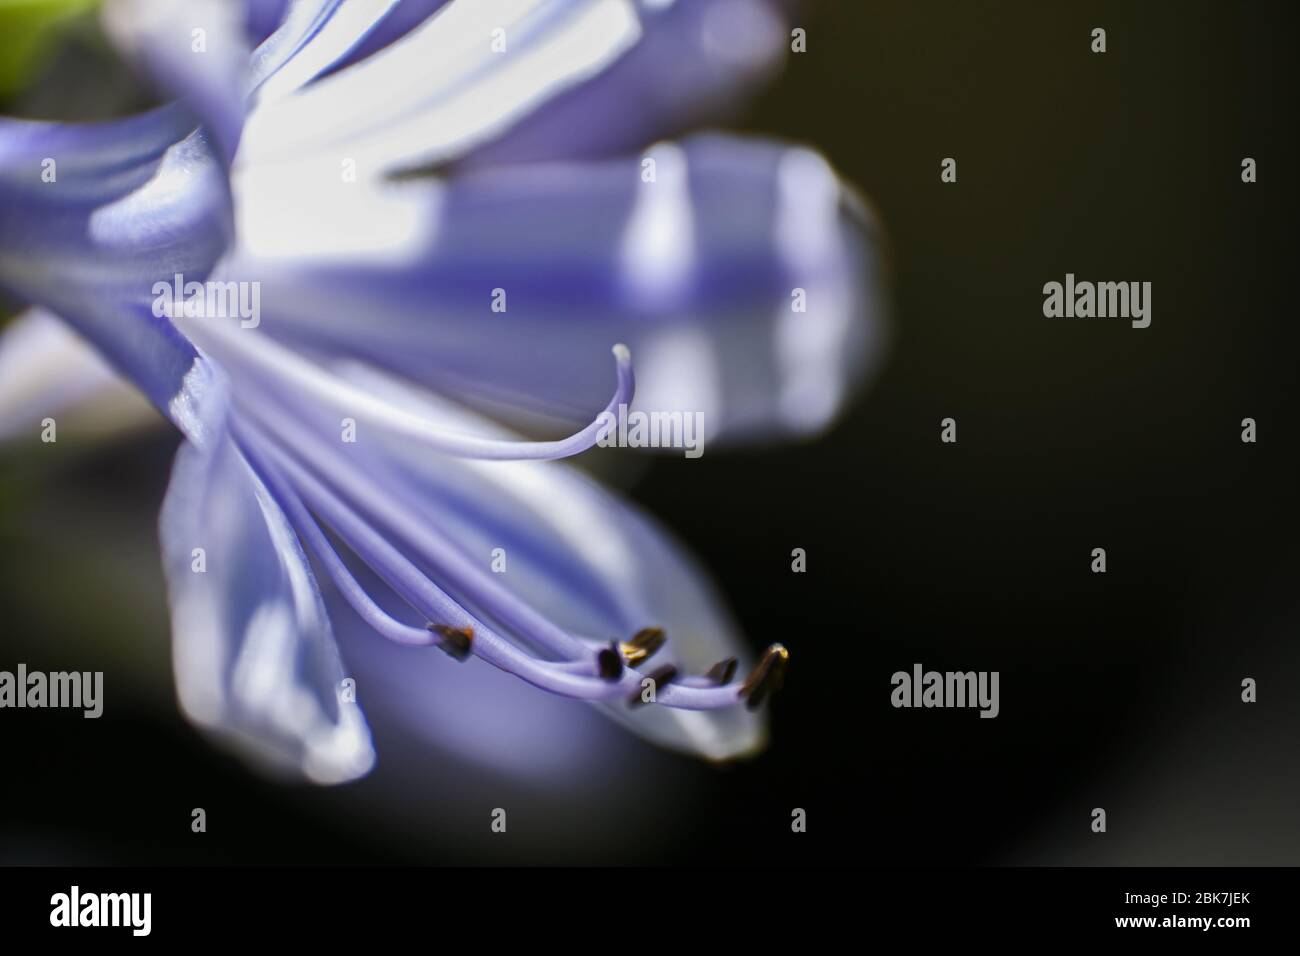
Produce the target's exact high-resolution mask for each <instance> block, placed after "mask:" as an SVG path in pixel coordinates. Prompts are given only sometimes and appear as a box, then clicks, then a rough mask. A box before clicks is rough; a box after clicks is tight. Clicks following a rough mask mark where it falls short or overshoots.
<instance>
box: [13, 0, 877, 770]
mask: <svg viewBox="0 0 1300 956" xmlns="http://www.w3.org/2000/svg"><path fill="white" fill-rule="evenodd" d="M787 14H788V9H787V8H786V6H785V5H783V4H780V3H775V2H772V3H769V2H761V0H760V2H750V0H699V2H695V0H692V2H679V3H673V2H661V0H655V2H651V0H637V2H633V0H549V2H548V0H476V2H470V0H453V2H447V3H444V2H429V0H405V2H392V0H388V2H383V0H376V2H365V0H344V2H339V0H294V2H291V3H287V4H285V3H275V2H256V0H249V2H247V3H242V4H241V3H226V2H217V0H194V2H175V0H158V2H152V0H116V2H114V0H109V2H105V3H104V4H103V7H102V9H101V10H100V11H99V17H100V22H101V23H102V24H103V28H104V32H105V34H106V35H107V37H109V38H110V39H111V40H112V41H113V43H114V45H115V46H116V48H117V50H118V51H119V53H120V55H121V56H122V57H123V60H124V62H127V63H129V64H131V66H132V67H133V68H134V69H135V70H136V71H137V74H138V76H140V77H142V78H144V79H146V80H147V81H148V82H150V83H152V84H153V85H154V88H155V89H157V90H158V91H159V93H160V94H161V98H162V99H161V104H160V105H158V106H155V107H152V108H148V109H145V110H143V111H141V112H138V113H136V114H134V115H128V116H124V117H118V118H110V119H96V120H94V121H49V120H40V119H29V118H11V119H4V120H2V121H0V202H2V203H3V210H4V212H3V218H2V219H0V284H3V287H4V289H5V290H6V291H7V292H8V294H9V296H10V297H11V299H12V301H13V302H14V303H15V304H16V305H18V306H20V307H26V308H27V311H26V312H25V313H24V314H21V315H19V316H17V317H16V318H15V319H14V321H13V323H12V325H11V326H10V327H9V328H7V329H6V330H5V332H4V337H3V339H0V369H3V370H4V378H5V381H4V383H3V386H2V387H0V399H2V401H3V405H2V406H0V433H3V434H5V435H7V436H9V438H10V440H11V441H13V440H15V439H16V438H17V437H22V438H24V439H26V440H28V441H31V440H34V439H35V437H36V436H37V435H38V434H40V433H41V431H42V429H43V428H45V429H47V430H48V429H57V428H58V427H63V426H64V421H63V419H64V412H65V411H66V412H68V414H69V415H75V414H76V412H77V409H78V407H81V408H83V409H84V408H85V407H86V406H90V407H91V408H92V409H94V408H98V409H102V408H103V407H104V406H105V405H106V404H108V403H110V402H111V401H113V400H116V398H117V397H118V392H119V391H120V390H121V388H122V386H123V383H125V384H126V385H129V386H131V387H133V388H134V389H136V390H138V392H139V393H141V394H143V396H144V397H145V398H147V399H148V401H149V403H151V404H152V406H153V407H154V409H155V411H156V412H157V413H160V414H161V415H162V416H163V417H165V418H166V419H167V420H169V421H170V423H171V424H172V425H173V426H175V428H177V429H178V430H179V432H180V433H181V435H182V437H183V442H182V445H181V447H180V450H179V452H178V454H177V457H176V461H175V464H174V467H173V468H172V472H171V478H170V483H169V486H168V489H167V494H166V498H165V501H164V503H163V505H162V513H161V518H160V538H161V546H162V557H163V565H164V571H165V573H166V581H167V591H168V601H169V605H170V615H171V632H172V654H173V668H174V675H175V681H176V688H177V696H178V699H179V702H180V705H181V707H182V708H183V710H184V712H185V713H186V714H187V715H188V716H189V717H190V718H191V719H192V720H193V721H195V722H196V723H198V724H199V725H201V726H203V727H205V728H207V729H209V730H210V731H212V732H213V733H214V734H215V735H216V737H217V738H218V739H220V740H221V741H223V742H225V743H227V744H232V745H234V746H235V747H236V748H237V749H238V751H239V752H241V753H243V754H245V755H246V756H247V757H249V758H250V759H251V760H253V761H254V762H255V764H257V765H260V766H264V767H267V768H269V769H271V770H272V771H275V772H277V773H279V774H280V775H284V774H286V773H287V774H288V775H289V776H291V777H292V776H296V777H300V778H304V779H306V780H309V781H313V782H317V783H338V782H343V781H348V780H351V779H354V778H357V777H359V776H362V775H364V774H366V773H367V772H368V771H369V770H370V769H371V767H372V765H373V764H374V762H375V760H376V754H378V759H380V760H383V759H384V757H385V753H384V746H385V741H384V740H383V739H382V738H376V737H375V736H374V735H372V733H371V730H370V728H369V726H368V724H367V719H366V701H367V700H368V699H375V698H383V699H384V700H385V701H386V702H387V704H388V705H389V706H390V707H395V708H398V709H409V710H410V711H411V717H410V720H411V721H412V722H415V721H420V720H431V721H440V722H447V721H451V722H453V723H454V722H456V721H457V720H458V719H459V720H460V721H462V722H464V723H465V726H464V727H461V728H455V727H452V728H439V732H446V733H449V734H450V735H452V736H456V735H457V733H459V734H460V735H461V736H462V737H467V738H469V739H471V740H472V738H473V736H474V733H475V729H474V727H472V726H470V725H472V724H474V723H477V722H480V719H479V718H476V717H475V716H474V714H473V711H472V710H471V709H469V708H466V709H462V710H461V711H460V712H459V717H458V716H457V715H456V714H453V713H450V712H444V713H437V712H430V711H429V710H428V708H427V706H426V704H427V699H428V698H438V697H440V696H443V695H446V696H448V697H449V698H454V697H455V695H456V694H457V691H456V690H455V689H454V685H456V684H458V683H462V682H465V681H467V680H468V682H469V685H470V686H480V685H482V686H483V687H485V688H487V689H486V690H483V689H481V690H480V691H479V692H478V693H477V705H478V707H479V708H480V709H482V710H484V711H492V710H496V711H497V712H498V716H503V715H505V714H506V713H507V712H508V711H509V709H510V708H512V707H515V706H516V701H517V700H518V699H519V694H518V692H517V691H516V690H515V689H514V688H506V687H504V686H503V685H502V684H501V682H499V681H497V682H493V683H491V684H490V685H484V683H483V682H484V680H485V678H484V677H483V676H482V675H481V674H480V673H478V669H479V668H482V667H484V666H491V667H494V668H497V669H499V670H500V671H503V672H506V673H507V674H509V675H512V676H513V677H515V678H518V679H519V680H520V681H522V682H524V683H526V684H529V685H532V686H533V687H534V688H536V689H537V691H536V692H537V693H549V694H552V695H559V696H562V697H565V698H572V699H573V700H574V701H576V702H577V703H574V704H573V705H571V707H578V706H587V705H589V704H594V705H597V706H598V707H599V708H600V709H602V710H603V711H604V712H605V713H606V715H608V716H609V717H612V718H613V719H614V720H616V721H618V722H619V723H621V724H623V725H625V726H626V728H627V729H628V730H630V731H631V732H632V733H634V734H637V735H640V736H642V737H644V738H646V739H647V740H649V741H652V742H653V743H655V744H659V745H662V746H664V747H667V748H671V749H675V750H680V751H684V752H686V753H689V754H694V755H696V756H699V757H702V758H706V759H708V760H712V761H726V760H730V759H733V758H737V757H742V756H749V755H753V754H755V753H757V752H759V751H761V750H762V748H763V746H764V741H765V736H766V731H765V714H764V712H763V704H764V702H765V700H766V699H767V698H769V697H770V695H771V694H772V693H774V692H775V691H776V690H777V689H778V688H779V686H780V684H781V681H782V678H783V674H784V671H785V669H786V663H787V660H788V659H789V657H790V650H788V649H787V648H786V647H785V646H783V645H782V643H781V642H778V641H768V642H767V646H766V648H762V647H759V646H758V645H757V641H758V639H760V638H761V635H756V636H754V637H753V638H751V637H747V636H745V635H742V634H740V633H739V632H738V630H737V628H736V626H735V624H734V623H733V622H732V618H731V615H730V612H729V611H728V609H727V604H726V600H725V598H724V597H722V596H720V595H719V594H718V592H717V591H716V589H715V588H714V587H713V586H712V585H711V584H710V581H709V574H708V571H707V569H705V568H703V567H701V566H700V565H699V564H698V562H697V561H696V560H695V559H693V558H692V557H691V556H690V555H689V553H687V551H686V550H685V549H684V548H683V547H682V546H681V545H680V544H679V543H678V542H677V541H676V540H675V539H674V537H673V536H672V535H671V534H670V533H668V532H667V531H666V530H664V529H663V528H662V527H660V526H659V524H658V523H657V522H656V521H655V520H654V519H652V518H651V517H650V516H648V515H646V514H644V513H643V512H641V511H640V510H639V509H638V508H637V507H636V506H635V505H633V504H631V503H630V502H628V501H626V500H624V499H623V498H622V497H620V496H619V495H618V494H617V493H615V492H613V491H609V490H605V489H603V488H602V487H600V485H599V484H598V483H597V482H596V481H594V480H593V479H592V478H591V477H589V476H587V475H585V474H583V473H582V472H580V471H578V470H577V469H575V468H574V467H572V466H571V465H569V464H567V463H563V462H560V461H557V459H563V458H568V457H571V456H575V455H578V454H580V453H583V452H585V451H587V450H588V449H590V448H592V447H593V446H596V445H601V446H602V447H606V446H610V445H625V446H632V447H637V446H646V447H649V448H651V449H656V450H649V451H640V452H635V451H627V452H626V454H629V455H631V454H660V455H665V454H676V455H684V456H685V457H687V458H695V457H698V456H699V455H701V454H703V452H704V450H705V447H706V446H707V447H708V448H709V449H710V452H711V453H712V449H713V448H714V446H715V444H716V446H720V447H721V448H722V451H720V452H718V453H720V454H721V453H725V452H726V446H728V445H744V446H752V445H754V444H756V443H761V442H764V441H767V440H793V439H800V438H804V437H806V436H811V435H815V434H817V433H818V432H820V431H822V430H824V429H825V428H826V427H828V426H829V424H830V423H831V422H832V421H833V419H834V418H835V417H836V415H837V413H838V412H839V411H840V409H841V408H842V406H843V404H844V402H845V401H846V400H847V398H848V397H849V396H850V395H851V394H852V391H853V389H854V387H855V385H856V384H857V382H858V381H859V380H860V379H861V378H862V377H863V376H864V375H865V374H866V372H867V371H868V370H869V368H870V367H871V363H872V361H873V359H874V358H875V357H876V355H877V352H878V351H879V339H880V335H881V333H880V330H879V328H878V323H879V317H878V315H877V312H878V302H877V289H876V285H877V283H876V278H875V275H874V269H875V263H874V252H873V245H874V243H875V241H876V240H875V238H874V228H875V227H874V226H873V224H872V220H871V217H870V213H869V212H868V211H867V209H866V207H865V205H864V204H863V203H862V201H861V200H860V199H859V198H858V197H856V196H855V195H854V194H853V193H852V191H851V190H850V189H849V188H847V187H846V186H845V185H844V184H843V183H841V182H840V181H839V179H838V178H837V176H836V175H835V173H834V172H833V170H832V169H831V167H830V166H829V165H828V164H827V162H826V161H825V160H824V159H823V158H821V157H820V156H819V155H818V154H817V153H816V152H815V151H814V150H812V149H809V148H807V147H804V146H800V145H795V144H787V143H782V142H777V141H772V140H765V139H762V138H757V137H753V136H742V135H729V134H726V133H721V132H715V131H708V130H706V131H704V132H698V131H696V132H689V134H688V135H686V136H685V138H681V139H674V138H672V137H674V136H675V135H676V134H678V133H679V132H681V131H683V130H695V129H696V128H697V127H698V126H699V125H700V124H703V123H708V122H710V121H713V120H717V119H724V118H725V117H726V116H727V115H728V111H730V110H733V109H734V108H735V106H736V104H737V103H738V102H739V101H740V100H741V98H742V97H743V96H744V94H745V93H746V91H747V90H748V89H749V88H752V87H753V86H754V85H755V84H757V83H758V82H760V81H762V80H764V79H765V78H766V77H768V76H769V75H770V74H771V73H772V72H773V71H774V70H776V69H778V68H779V67H780V64H781V61H782V59H783V58H784V56H785V55H786V53H787V52H788V50H789V48H790V45H791V29H790V24H789V21H788V16H787ZM629 423H630V427H629ZM55 433H56V434H57V432H55ZM557 435H558V436H559V437H556V436H557ZM525 436H526V437H525ZM47 437H48V436H47ZM605 454H608V453H605ZM323 590H324V592H325V593H324V595H323V593H322V591H323ZM327 599H328V600H327ZM327 603H328V604H329V605H330V607H329V608H328V609H327V606H326V605H327ZM341 615H342V616H347V615H352V616H354V617H355V620H348V621H346V622H344V623H340V621H339V618H340V616H341ZM357 622H360V623H361V624H362V625H364V626H362V627H357V626H356V623H357ZM336 631H337V632H341V633H343V634H345V635H346V636H345V637H343V638H340V637H338V636H336ZM340 640H343V641H344V647H343V650H342V652H341V651H340V647H339V641H340ZM385 643H388V644H392V645H397V646H398V648H399V650H398V652H397V653H394V652H393V648H392V647H384V646H382V645H384V644H385ZM431 654H432V655H435V656H436V657H437V658H439V660H437V661H431V660H430V658H429V655H431ZM460 662H464V663H460ZM412 674H419V675H420V679H421V680H427V686H425V687H416V686H413V685H412V681H411V680H410V677H411V675H412ZM467 674H468V677H467V676H466V675H467ZM485 693H486V694H489V695H499V698H498V699H497V701H496V703H495V705H493V704H492V702H491V701H490V700H488V699H485V698H484V697H483V696H482V695H483V694H485ZM518 716H519V719H520V720H521V721H528V720H530V719H532V718H530V717H529V715H528V711H527V709H526V708H525V709H523V710H520V711H519V715H518ZM572 719H573V718H572V717H570V716H569V715H568V714H567V713H566V715H565V718H564V720H557V722H556V724H555V728H554V733H555V735H556V736H563V735H565V734H567V733H570V731H569V730H568V729H567V726H566V721H568V722H571V721H572ZM462 745H463V744H462Z"/></svg>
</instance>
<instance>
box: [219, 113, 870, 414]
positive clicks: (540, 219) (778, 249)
mask: <svg viewBox="0 0 1300 956" xmlns="http://www.w3.org/2000/svg"><path fill="white" fill-rule="evenodd" d="M645 159H651V160H653V161H654V163H655V181H654V182H645V181H643V178H642V175H643V171H644V170H645V168H646V167H645V163H644V161H643V157H642V156H632V157H628V158H625V159H619V160H603V161H592V162H576V163H552V164H537V165H530V166H521V167H499V168H494V169H488V170H480V171H478V172H474V173H471V174H467V175H463V176H458V177H454V178H453V179H451V180H448V181H445V182H438V181H428V180H423V181H405V182H398V183H386V182H380V181H373V180H366V179H361V180H359V181H357V182H355V183H348V184H342V183H340V182H339V179H338V169H337V167H336V166H334V164H333V163H332V161H328V160H326V161H319V160H318V161H303V162H299V163H294V164H286V165H284V166H276V167H268V168H261V169H247V170H244V171H243V172H242V174H241V175H240V177H239V178H238V179H237V180H236V195H237V202H238V221H239V227H240V228H239V234H240V245H239V246H238V248H237V249H236V250H235V251H234V252H233V253H232V255H231V257H230V258H229V259H228V260H227V261H226V262H225V263H224V264H223V266H222V275H223V276H224V277H226V278H235V279H253V280H259V279H260V280H263V282H264V286H263V288H264V296H263V300H262V305H261V309H262V327H263V329H264V330H265V331H267V332H268V333H269V334H271V335H274V336H276V337H278V338H281V339H282V340H285V341H291V342H293V343H295V344H296V345H297V346H299V347H303V348H307V349H315V350H318V351H320V352H322V353H324V354H327V355H355V356H359V357H363V358H365V359H367V360H369V361H371V362H374V363H376V364H379V365H382V366H384V367H386V368H389V369H391V370H393V371H396V372H399V373H401V374H402V375H405V376H406V377H408V378H410V379H412V380H413V381H417V382H420V383H423V384H426V385H429V386H431V387H433V388H435V389H438V390H440V391H442V392H443V393H445V394H448V395H451V396H454V397H456V398H458V399H461V400H468V401H472V402H474V403H475V404H477V405H478V406H479V407H482V408H486V409H488V410H492V411H494V412H505V413H517V412H518V411H520V410H526V411H528V412H530V413H535V414H538V415H542V416H547V417H550V418H553V419H556V420H559V421H563V422H572V421H577V420H580V419H582V418H584V417H587V416H589V415H590V414H591V413H592V412H593V410H595V409H598V408H600V407H601V405H602V404H603V402H604V399H605V397H606V396H607V395H608V389H609V372H608V359H607V356H608V351H609V348H610V346H611V345H613V344H614V343H616V342H625V343H627V344H628V345H629V346H631V348H632V351H633V355H634V357H635V362H636V370H637V378H638V390H637V396H636V403H635V407H636V408H640V409H644V410H649V411H681V412H692V413H693V412H699V413H700V414H702V415H703V416H704V419H703V421H704V427H705V432H706V434H707V436H708V437H709V438H710V439H712V438H714V437H727V438H734V437H754V438H762V437H770V436H772V435H782V434H786V435H800V434H808V433H815V432H816V431H818V430H819V429H822V428H824V427H825V426H826V425H827V424H829V423H830V422H831V421H832V420H833V419H834V417H835V416H836V414H837V413H838V412H839V411H840V410H841V409H842V408H843V406H844V404H845V402H846V401H847V399H848V398H849V397H850V396H851V395H852V394H853V391H854V388H855V387H856V385H857V384H858V383H859V382H860V381H862V380H863V379H864V378H865V377H866V376H867V375H868V374H869V372H870V371H871V369H872V367H873V365H874V363H875V362H876V361H877V360H878V359H879V357H880V353H881V350H882V348H883V324H882V315H881V312H882V288H881V287H882V284H883V282H882V276H881V265H880V261H879V256H880V250H879V249H878V242H879V236H878V234H877V230H876V227H875V224H874V222H873V220H872V219H871V217H870V215H869V214H868V213H867V212H866V211H865V210H864V209H863V208H862V206H861V205H860V204H859V203H858V202H857V200H856V199H855V197H854V196H853V195H852V194H851V193H849V192H848V191H846V190H845V189H844V187H843V186H842V185H841V183H840V182H839V180H838V179H837V178H836V176H835V174H834V173H833V171H832V170H831V169H830V168H829V166H828V165H827V164H826V163H825V161H824V160H822V159H821V158H820V157H818V156H817V155H816V154H815V153H812V152H810V151H808V150H806V149H802V148H793V147H786V146H780V145H775V144H772V143H767V142H762V141H751V140H744V139H736V138H728V137H721V136H702V137H696V138H693V139H691V140H688V141H687V142H686V143H685V144H684V145H683V146H681V147H678V146H674V145H668V144H665V145H661V146H659V147H656V148H655V149H653V150H651V151H650V152H649V153H648V154H647V155H646V157H645ZM498 290H499V292H498ZM494 303H497V304H502V303H503V304H504V308H505V310H504V311H501V310H500V309H499V308H494ZM800 308H803V311H799V309H800Z"/></svg>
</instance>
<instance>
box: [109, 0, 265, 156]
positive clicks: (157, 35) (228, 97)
mask: <svg viewBox="0 0 1300 956" xmlns="http://www.w3.org/2000/svg"><path fill="white" fill-rule="evenodd" d="M244 12H245V11H244V10H243V9H242V8H241V5H240V4H237V3H231V2H229V0H106V2H105V4H104V8H103V13H102V19H103V22H104V27H105V30H106V31H107V32H108V34H109V36H110V37H112V38H113V39H114V41H115V42H116V43H117V45H118V46H119V47H120V48H121V49H122V50H123V51H124V52H125V53H126V54H127V55H128V56H129V57H131V58H132V59H133V60H135V61H136V62H138V63H139V64H140V65H141V66H142V67H143V69H144V70H145V72H146V73H148V75H149V77H150V79H152V80H153V82H154V83H156V84H157V85H158V86H159V88H161V89H162V90H163V91H164V92H166V93H168V94H170V95H171V96H175V97H179V98H182V99H184V100H185V102H186V103H187V105H188V106H189V107H190V108H191V109H192V110H193V111H194V113H195V115H197V116H198V117H199V119H200V120H201V121H202V122H203V124H204V125H205V126H206V127H207V128H208V130H209V132H210V133H211V134H212V136H213V138H214V140H215V142H216V143H217V144H218V145H219V147H220V150H221V153H222V155H223V157H224V158H225V160H226V162H227V163H229V162H230V160H231V159H232V158H233V157H234V155H235V150H236V148H237V147H238V146H239V136H240V131H241V130H242V128H243V124H244V112H245V109H246V106H247V99H248V93H249V72H248V61H249V55H250V53H251V52H252V50H251V46H250V43H249V38H248V34H247V32H246V21H245V17H244Z"/></svg>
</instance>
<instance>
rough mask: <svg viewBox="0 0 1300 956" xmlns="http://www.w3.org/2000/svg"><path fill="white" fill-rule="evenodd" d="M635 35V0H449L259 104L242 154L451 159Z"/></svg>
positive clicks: (373, 160)
mask: <svg viewBox="0 0 1300 956" xmlns="http://www.w3.org/2000/svg"><path fill="white" fill-rule="evenodd" d="M642 32H643V27H642V23H641V19H640V16H639V14H638V10H637V7H636V6H635V4H633V3H632V2H631V0H474V2H471V3H460V2H454V3H451V4H449V5H448V6H447V7H446V8H445V9H443V10H441V11H439V12H438V13H437V14H436V15H435V16H433V17H430V18H429V19H428V21H427V22H425V23H424V24H423V25H421V26H420V27H419V28H417V29H415V30H413V31H411V32H410V33H408V34H407V35H406V36H404V37H402V38H401V39H400V40H397V41H396V42H394V43H392V44H391V45H390V46H388V47H387V48H386V49H384V50H383V51H382V52H381V53H380V54H379V55H376V56H372V57H369V58H367V59H365V60H362V61H361V62H359V63H356V64H354V65H352V66H350V67H348V68H347V69H345V70H341V71H339V72H337V73H334V74H332V75H330V76H326V77H324V78H322V79H321V80H320V81H319V82H317V83H314V84H312V85H310V86H308V87H306V88H305V89H302V90H301V91H300V92H298V93H297V94H296V95H293V96H289V97H285V98H280V99H275V98H268V100H267V101H266V102H260V101H259V104H258V106H257V108H256V109H255V110H254V111H253V112H252V113H251V114H250V116H249V118H248V125H247V127H246V130H245V138H244V154H243V158H244V160H246V161H247V162H251V163H261V162H274V161H283V160H288V159H293V158H294V157H297V156H301V155H303V154H306V153H312V152H320V151H323V152H325V153H327V154H328V155H330V156H331V157H334V158H335V163H336V164H337V161H338V159H340V158H343V157H345V156H346V157H349V158H352V159H354V160H355V161H356V162H357V163H358V165H359V166H360V168H361V169H363V170H376V171H382V170H388V169H393V168H396V167H407V166H415V165H420V164H425V163H431V162H438V161H442V160H446V159H450V158H453V157H455V156H458V155H462V154H464V153H465V152H466V151H467V150H468V149H470V148H472V147H473V146H476V145H479V144H482V143H483V142H486V141H487V140H489V139H491V138H493V137H495V136H498V135H500V134H501V133H502V132H503V131H505V130H506V129H507V128H509V126H510V125H511V124H513V123H515V122H517V121H518V120H519V119H520V118H522V117H523V116H524V115H526V114H527V113H528V112H529V111H531V110H533V109H535V108H537V107H539V106H540V105H542V104H543V103H545V102H547V101H548V100H549V99H551V98H552V97H554V96H555V95H557V94H558V93H559V92H561V91H562V90H564V89H568V88H570V87H572V86H574V85H575V84H577V83H580V82H582V81H584V80H586V79H589V78H590V77H592V76H594V75H596V74H597V73H599V72H600V71H601V70H603V69H605V68H607V67H608V66H609V65H610V64H611V63H613V62H614V61H615V60H616V59H617V58H618V57H619V56H621V55H622V54H623V53H625V52H626V51H627V50H629V49H630V48H631V47H632V46H633V45H634V44H635V43H636V42H637V41H638V40H639V39H640V37H641V35H642ZM503 44H504V47H503V46H502V45H503ZM494 49H495V52H494Z"/></svg>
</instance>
